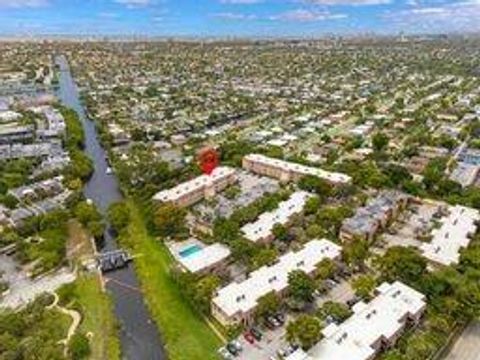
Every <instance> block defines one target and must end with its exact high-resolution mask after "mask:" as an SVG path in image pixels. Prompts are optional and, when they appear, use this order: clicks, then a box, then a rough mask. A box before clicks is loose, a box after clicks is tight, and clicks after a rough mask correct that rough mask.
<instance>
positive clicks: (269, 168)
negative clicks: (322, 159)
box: [242, 154, 352, 184]
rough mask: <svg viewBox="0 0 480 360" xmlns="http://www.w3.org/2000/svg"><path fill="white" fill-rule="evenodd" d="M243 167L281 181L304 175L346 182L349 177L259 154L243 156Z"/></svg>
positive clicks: (349, 179)
mask: <svg viewBox="0 0 480 360" xmlns="http://www.w3.org/2000/svg"><path fill="white" fill-rule="evenodd" d="M242 165H243V167H244V168H245V169H247V170H249V171H252V172H254V173H257V174H260V175H266V176H270V177H274V178H277V179H279V180H280V181H283V182H289V181H296V180H299V179H300V178H302V177H303V176H306V175H313V176H317V177H319V178H321V179H323V180H326V181H328V182H330V183H332V184H348V183H350V182H351V180H352V179H351V177H350V176H348V175H345V174H342V173H335V172H330V171H325V170H322V169H319V168H314V167H310V166H305V165H301V164H296V163H292V162H289V161H285V160H280V159H274V158H270V157H267V156H264V155H260V154H249V155H246V156H244V157H243V163H242Z"/></svg>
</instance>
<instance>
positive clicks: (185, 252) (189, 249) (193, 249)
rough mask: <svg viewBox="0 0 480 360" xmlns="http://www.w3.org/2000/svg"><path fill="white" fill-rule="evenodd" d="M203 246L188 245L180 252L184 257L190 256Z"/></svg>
mask: <svg viewBox="0 0 480 360" xmlns="http://www.w3.org/2000/svg"><path fill="white" fill-rule="evenodd" d="M201 250H202V248H201V247H200V246H198V245H191V246H189V247H186V248H184V249H182V250H180V252H179V253H178V254H179V255H180V256H181V257H182V258H185V257H188V256H190V255H193V254H195V253H197V252H199V251H201Z"/></svg>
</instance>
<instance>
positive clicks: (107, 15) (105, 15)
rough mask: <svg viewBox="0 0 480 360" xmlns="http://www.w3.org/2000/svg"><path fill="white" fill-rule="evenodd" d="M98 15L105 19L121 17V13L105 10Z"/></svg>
mask: <svg viewBox="0 0 480 360" xmlns="http://www.w3.org/2000/svg"><path fill="white" fill-rule="evenodd" d="M97 16H98V17H99V18H103V19H115V18H118V17H119V14H118V13H114V12H108V11H104V12H99V13H98V14H97Z"/></svg>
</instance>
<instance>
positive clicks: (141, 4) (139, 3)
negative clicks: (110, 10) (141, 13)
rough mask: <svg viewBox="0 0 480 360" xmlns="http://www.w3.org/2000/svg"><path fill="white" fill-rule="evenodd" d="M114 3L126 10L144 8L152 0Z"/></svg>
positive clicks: (122, 0) (116, 0) (123, 0)
mask: <svg viewBox="0 0 480 360" xmlns="http://www.w3.org/2000/svg"><path fill="white" fill-rule="evenodd" d="M114 2H116V3H117V4H121V5H125V6H127V7H128V8H136V7H145V6H148V5H151V4H152V0H114Z"/></svg>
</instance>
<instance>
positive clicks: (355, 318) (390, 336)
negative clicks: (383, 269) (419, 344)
mask: <svg viewBox="0 0 480 360" xmlns="http://www.w3.org/2000/svg"><path fill="white" fill-rule="evenodd" d="M377 292H378V295H377V296H376V297H375V298H374V299H373V300H372V301H370V302H369V303H365V302H363V301H362V302H359V303H357V304H355V306H354V307H353V309H352V310H353V315H352V316H351V317H350V318H348V319H347V320H346V321H345V322H343V323H342V324H340V325H336V324H334V323H332V324H330V325H329V326H327V327H326V328H325V329H323V330H322V333H323V336H324V339H323V340H321V341H320V342H319V343H318V344H317V345H315V346H314V347H313V348H312V349H311V350H310V351H309V354H310V359H311V360H347V359H348V360H372V359H374V358H375V357H376V356H377V355H378V353H379V352H381V351H382V350H384V349H387V348H389V347H391V346H392V345H394V344H395V342H396V341H397V339H398V338H399V337H400V335H401V334H402V333H403V332H404V331H405V329H406V328H408V327H410V326H415V325H417V324H418V322H419V321H420V318H421V316H422V314H423V312H424V311H425V308H426V302H425V296H424V295H423V294H422V293H420V292H418V291H416V290H414V289H412V288H411V287H409V286H407V285H405V284H403V283H401V282H398V281H397V282H395V283H393V284H389V283H383V284H382V285H380V286H379V287H378V288H377Z"/></svg>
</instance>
